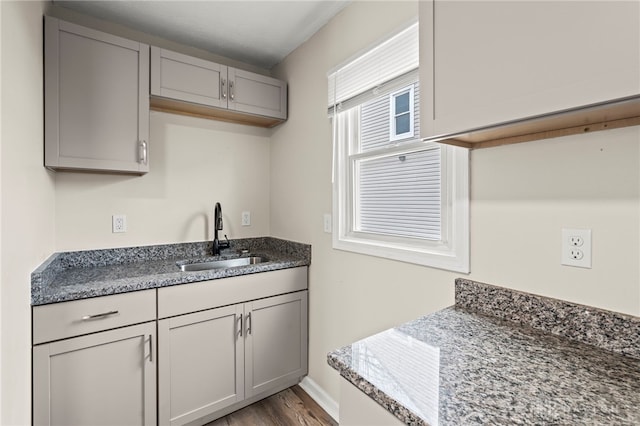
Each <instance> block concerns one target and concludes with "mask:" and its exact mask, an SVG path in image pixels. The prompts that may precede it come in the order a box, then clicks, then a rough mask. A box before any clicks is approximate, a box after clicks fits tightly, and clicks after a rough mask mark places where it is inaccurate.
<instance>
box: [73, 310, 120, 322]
mask: <svg viewBox="0 0 640 426" xmlns="http://www.w3.org/2000/svg"><path fill="white" fill-rule="evenodd" d="M118 313H119V312H118V311H109V312H103V313H101V314H93V315H85V316H83V317H82V321H90V320H94V319H101V318H106V317H110V316H111V315H118Z"/></svg>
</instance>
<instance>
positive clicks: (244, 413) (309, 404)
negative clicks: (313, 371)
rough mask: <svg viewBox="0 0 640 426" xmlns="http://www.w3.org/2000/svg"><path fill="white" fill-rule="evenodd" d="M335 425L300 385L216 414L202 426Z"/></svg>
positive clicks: (336, 425)
mask: <svg viewBox="0 0 640 426" xmlns="http://www.w3.org/2000/svg"><path fill="white" fill-rule="evenodd" d="M300 425H304V426H338V423H336V422H335V421H334V420H333V419H332V418H331V416H329V414H327V412H326V411H324V410H323V409H322V408H321V407H320V406H319V405H318V404H317V403H316V402H315V401H314V400H313V399H311V397H310V396H309V395H307V393H306V392H305V391H303V390H302V388H301V387H300V386H297V385H296V386H293V387H291V388H289V389H285V390H283V391H282V392H280V393H277V394H275V395H273V396H270V397H269V398H265V399H263V400H262V401H258V402H256V403H255V404H252V405H250V406H248V407H245V408H243V409H242V410H238V411H236V412H234V413H231V414H229V415H228V416H225V417H222V418H219V419H218V420H215V421H213V422H211V423H207V424H206V425H205V426H300Z"/></svg>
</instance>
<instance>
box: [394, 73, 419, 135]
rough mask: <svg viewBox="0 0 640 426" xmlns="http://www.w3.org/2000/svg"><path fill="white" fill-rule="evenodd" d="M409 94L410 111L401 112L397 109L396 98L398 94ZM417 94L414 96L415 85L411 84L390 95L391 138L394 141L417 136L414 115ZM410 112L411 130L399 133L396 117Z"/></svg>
mask: <svg viewBox="0 0 640 426" xmlns="http://www.w3.org/2000/svg"><path fill="white" fill-rule="evenodd" d="M406 93H408V94H409V111H407V112H402V113H400V114H398V113H397V111H396V98H397V97H398V96H402V95H404V94H406ZM414 103H415V96H414V85H413V84H411V85H409V86H407V87H403V88H402V89H400V90H398V91H396V92H393V93H391V94H390V95H389V105H390V107H389V140H390V141H392V142H395V141H400V140H404V139H410V138H414V137H415V128H414V123H415V116H414V111H415V107H414ZM407 113H408V114H409V131H407V132H404V133H397V129H396V118H397V117H398V116H399V115H402V114H407Z"/></svg>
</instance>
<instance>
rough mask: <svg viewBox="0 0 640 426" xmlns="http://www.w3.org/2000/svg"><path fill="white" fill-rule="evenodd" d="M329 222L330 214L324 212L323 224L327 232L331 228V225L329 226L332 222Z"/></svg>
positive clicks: (329, 231)
mask: <svg viewBox="0 0 640 426" xmlns="http://www.w3.org/2000/svg"><path fill="white" fill-rule="evenodd" d="M331 222H332V220H331V215H330V214H329V213H325V214H324V226H323V228H324V232H327V233H329V234H330V233H331V229H332V226H331V225H332V223H331Z"/></svg>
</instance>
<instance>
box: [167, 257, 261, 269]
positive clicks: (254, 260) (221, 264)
mask: <svg viewBox="0 0 640 426" xmlns="http://www.w3.org/2000/svg"><path fill="white" fill-rule="evenodd" d="M266 261H267V259H266V258H264V257H260V256H251V257H238V258H235V259H222V260H212V261H211V262H200V263H187V264H186V265H179V266H180V270H181V271H184V272H190V271H207V270H209V269H226V268H233V267H235V266H247V265H256V264H258V263H263V262H266Z"/></svg>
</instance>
